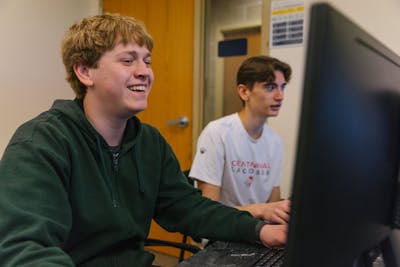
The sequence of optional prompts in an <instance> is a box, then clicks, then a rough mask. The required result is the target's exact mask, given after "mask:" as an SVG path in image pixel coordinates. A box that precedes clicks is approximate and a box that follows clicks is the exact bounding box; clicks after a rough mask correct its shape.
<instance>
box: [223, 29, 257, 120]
mask: <svg viewBox="0 0 400 267" xmlns="http://www.w3.org/2000/svg"><path fill="white" fill-rule="evenodd" d="M223 34H224V40H232V39H240V38H246V39H247V54H246V55H240V56H230V57H226V58H224V75H223V78H224V82H223V84H224V92H223V114H222V115H224V116H225V115H229V114H232V113H234V112H238V111H239V110H241V109H242V102H241V101H240V99H239V96H238V94H237V91H236V73H237V71H238V69H239V67H240V65H241V64H242V62H243V61H244V60H245V59H246V58H248V57H250V56H256V55H259V54H260V53H261V45H260V44H261V27H252V28H244V29H235V30H233V31H229V32H224V33H223Z"/></svg>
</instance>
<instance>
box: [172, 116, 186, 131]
mask: <svg viewBox="0 0 400 267" xmlns="http://www.w3.org/2000/svg"><path fill="white" fill-rule="evenodd" d="M167 124H168V125H178V126H179V128H186V127H188V125H189V119H188V117H187V116H185V115H183V116H179V118H178V119H177V120H169V121H167Z"/></svg>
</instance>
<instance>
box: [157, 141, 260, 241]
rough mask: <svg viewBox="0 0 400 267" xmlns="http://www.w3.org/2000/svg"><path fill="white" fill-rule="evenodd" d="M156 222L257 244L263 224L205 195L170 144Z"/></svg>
mask: <svg viewBox="0 0 400 267" xmlns="http://www.w3.org/2000/svg"><path fill="white" fill-rule="evenodd" d="M164 151H165V155H164V161H163V166H162V169H163V175H162V176H163V177H162V178H161V184H160V190H159V196H158V200H157V206H156V214H155V220H156V221H157V222H158V223H159V224H160V225H162V226H163V227H165V228H166V229H167V230H169V231H172V232H174V231H178V232H181V233H184V234H188V235H190V236H193V237H201V238H209V239H217V240H226V241H241V242H249V243H255V242H256V241H257V240H258V237H257V236H256V232H255V227H256V224H257V223H258V222H259V220H258V219H255V218H253V217H252V216H251V214H250V213H248V212H245V211H239V210H237V209H235V208H232V207H228V206H225V205H222V204H221V203H219V202H216V201H212V200H210V199H208V198H205V197H203V196H202V195H201V192H200V191H199V190H197V189H195V188H194V187H193V186H191V185H190V184H189V183H188V182H187V180H186V177H185V176H184V175H183V174H182V172H181V170H180V166H179V163H178V161H177V159H176V157H175V155H174V153H173V152H172V150H171V148H170V147H169V145H168V144H166V145H165V150H164Z"/></svg>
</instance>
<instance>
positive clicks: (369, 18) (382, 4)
mask: <svg viewBox="0 0 400 267" xmlns="http://www.w3.org/2000/svg"><path fill="white" fill-rule="evenodd" d="M316 2H320V1H315V0H305V7H306V13H307V14H306V17H307V18H308V12H309V9H310V6H311V5H312V4H313V3H316ZM326 2H330V3H331V5H332V6H334V7H336V8H337V9H338V10H340V11H341V12H343V13H344V14H345V15H346V16H348V17H349V18H350V19H351V20H353V21H354V22H356V23H357V24H359V25H360V26H361V27H362V28H364V29H365V30H366V31H367V32H369V33H370V34H372V35H373V36H374V37H375V38H377V39H378V40H380V41H381V42H383V43H384V44H385V45H386V46H387V47H389V48H390V49H391V50H393V51H394V52H395V53H397V54H399V55H400V30H399V26H400V1H399V0H381V1H376V0H351V1H349V0H332V1H326ZM307 23H308V21H306V29H307V28H308V24H307ZM305 48H306V44H304V45H302V46H296V47H286V48H279V49H278V48H273V49H270V51H269V53H270V55H271V56H274V57H277V58H279V59H281V60H284V61H286V62H288V63H289V64H290V65H291V66H292V67H293V72H294V73H293V79H292V81H291V82H290V84H289V85H288V89H287V90H286V91H285V92H286V93H285V102H284V106H283V108H282V109H281V111H280V114H279V117H277V118H276V119H271V120H269V123H270V124H271V125H272V127H273V128H274V129H275V130H276V131H277V132H278V133H279V134H280V136H282V138H283V139H284V141H285V165H284V171H283V178H282V195H283V196H284V197H287V196H289V195H290V191H291V182H292V176H293V168H294V160H295V153H296V139H297V128H298V118H299V112H300V102H301V90H302V84H303V71H304V65H305Z"/></svg>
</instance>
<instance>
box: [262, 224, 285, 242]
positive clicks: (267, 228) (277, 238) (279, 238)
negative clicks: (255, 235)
mask: <svg viewBox="0 0 400 267" xmlns="http://www.w3.org/2000/svg"><path fill="white" fill-rule="evenodd" d="M287 231H288V225H287V224H266V225H264V226H263V227H262V228H261V231H260V240H261V243H262V244H263V245H264V246H266V247H270V248H283V247H284V245H285V244H286V239H287Z"/></svg>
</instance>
